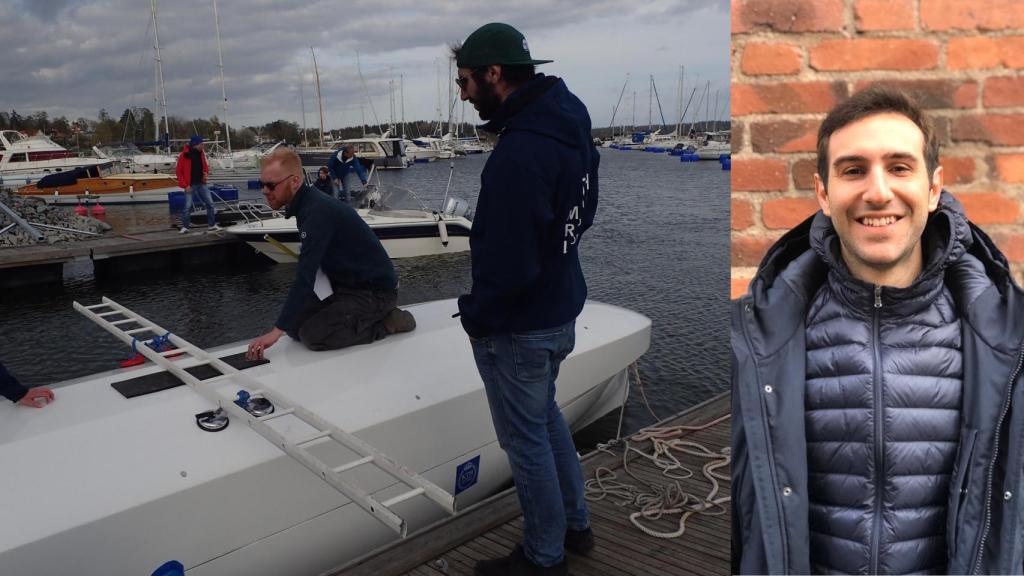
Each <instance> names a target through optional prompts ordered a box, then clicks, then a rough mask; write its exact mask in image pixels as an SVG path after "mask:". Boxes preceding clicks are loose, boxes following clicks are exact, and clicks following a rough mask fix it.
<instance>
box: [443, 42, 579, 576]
mask: <svg viewBox="0 0 1024 576" xmlns="http://www.w3.org/2000/svg"><path fill="white" fill-rule="evenodd" d="M452 51H453V52H454V54H455V58H456V63H457V64H458V67H459V73H458V74H459V75H458V78H456V83H457V84H458V85H459V88H460V89H461V93H460V96H461V98H462V99H463V100H469V101H470V102H471V103H472V104H473V106H474V107H476V109H477V111H478V112H479V114H480V118H482V119H483V120H487V121H488V122H487V124H485V125H484V126H483V129H484V130H486V131H488V132H491V133H494V134H497V135H498V144H497V146H496V147H495V148H494V152H493V153H492V154H491V157H490V158H489V159H488V161H487V165H486V166H485V167H484V171H483V173H482V174H481V175H480V184H481V186H480V196H479V199H478V200H477V208H476V216H475V218H474V220H473V231H472V232H471V233H470V240H469V242H470V249H471V254H472V274H473V287H472V290H471V292H470V294H466V295H463V296H461V297H460V298H459V312H460V313H461V319H462V325H463V327H464V329H465V330H466V333H467V334H468V335H469V337H470V341H471V343H472V347H473V355H474V357H475V359H476V365H477V369H478V370H479V371H480V377H481V378H482V380H483V382H484V388H485V390H486V392H487V400H488V403H489V404H490V409H491V417H492V419H493V420H494V429H495V432H496V433H497V437H498V443H499V445H500V446H501V447H502V449H504V450H505V452H506V454H507V455H508V459H509V464H510V466H511V468H512V475H513V479H514V480H515V483H516V489H517V493H518V496H519V503H520V506H521V508H522V510H523V544H522V545H521V546H517V547H516V548H515V550H513V552H512V554H511V555H510V556H508V557H505V558H499V559H495V560H484V561H481V562H478V563H477V565H476V568H475V574H477V575H478V576H486V575H492V574H495V575H496V574H558V575H562V574H567V573H568V568H567V563H566V559H565V550H569V551H570V552H573V553H577V554H586V553H588V552H589V551H590V550H591V549H592V548H593V546H594V539H593V535H592V534H591V531H590V522H589V517H588V512H587V505H586V501H585V499H584V489H583V474H582V471H581V470H580V463H579V459H578V457H577V455H576V447H575V446H574V445H573V441H572V436H571V434H570V432H569V428H568V426H567V425H566V423H565V420H564V419H563V418H562V413H561V410H559V408H558V404H557V403H556V402H555V379H556V378H557V377H558V369H559V366H560V364H561V362H562V360H564V359H565V358H566V356H568V355H569V353H570V352H572V349H573V346H574V345H575V335H576V332H575V321H576V316H578V315H579V313H580V311H581V310H582V309H583V302H584V301H585V300H586V297H587V285H586V281H585V280H584V278H583V271H582V269H581V267H580V261H579V255H578V252H577V249H578V247H579V242H580V237H581V235H582V234H583V232H584V231H586V230H587V228H589V227H590V225H591V224H592V223H593V221H594V213H595V212H596V210H597V167H598V153H597V150H596V149H595V148H594V145H593V143H592V141H591V135H590V115H589V114H588V113H587V109H586V107H585V106H584V105H583V103H582V102H580V100H579V99H578V98H577V97H576V96H574V95H573V94H572V93H571V92H569V90H568V89H567V88H566V86H565V83H564V82H563V81H562V80H561V79H559V78H556V77H553V76H545V75H543V74H536V73H535V70H534V66H535V65H536V64H543V63H546V62H550V60H534V59H533V58H532V57H531V56H530V50H529V47H528V45H527V43H526V39H525V38H524V37H523V35H522V34H521V33H520V32H519V31H518V30H516V29H515V28H513V27H511V26H509V25H507V24H497V23H492V24H487V25H485V26H483V27H481V28H479V29H478V30H476V31H475V32H473V33H472V34H471V35H470V36H469V38H467V39H466V41H465V43H463V44H462V45H457V46H454V47H453V49H452Z"/></svg>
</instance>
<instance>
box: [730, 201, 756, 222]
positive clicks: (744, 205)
mask: <svg viewBox="0 0 1024 576" xmlns="http://www.w3.org/2000/svg"><path fill="white" fill-rule="evenodd" d="M729 220H730V224H731V227H732V229H733V230H746V229H747V228H750V227H751V226H753V225H754V205H753V204H751V203H750V201H749V200H741V199H739V198H733V199H732V204H731V206H730V207H729Z"/></svg>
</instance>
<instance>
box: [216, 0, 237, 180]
mask: <svg viewBox="0 0 1024 576" xmlns="http://www.w3.org/2000/svg"><path fill="white" fill-rule="evenodd" d="M213 23H214V25H215V26H216V27H217V67H218V68H220V96H221V98H222V99H223V101H224V134H225V135H226V137H227V139H228V158H231V167H232V168H234V167H235V159H234V158H232V156H231V126H230V125H229V124H228V93H227V90H226V89H225V88H224V55H223V54H222V53H221V49H220V17H219V16H218V15H217V0H213Z"/></svg>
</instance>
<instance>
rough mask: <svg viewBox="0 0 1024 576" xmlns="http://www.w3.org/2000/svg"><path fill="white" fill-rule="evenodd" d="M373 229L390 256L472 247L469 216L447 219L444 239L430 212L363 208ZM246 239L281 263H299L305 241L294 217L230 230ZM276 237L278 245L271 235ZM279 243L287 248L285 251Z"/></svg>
mask: <svg viewBox="0 0 1024 576" xmlns="http://www.w3.org/2000/svg"><path fill="white" fill-rule="evenodd" d="M360 214H361V215H362V216H363V219H364V220H365V221H366V223H367V224H369V226H370V229H371V230H373V231H374V232H375V233H376V234H377V238H378V239H379V240H380V243H381V245H382V246H384V250H386V251H387V253H388V256H389V257H390V258H392V259H395V258H416V257H420V256H433V255H437V254H452V253H456V252H466V251H468V250H469V231H470V228H471V226H472V223H471V222H470V221H469V220H466V219H465V218H450V217H446V218H445V233H446V234H447V237H448V238H447V242H445V241H443V240H442V238H441V230H440V228H439V226H438V222H437V220H436V219H435V217H434V216H433V215H431V214H430V213H424V214H425V216H423V217H407V218H388V217H382V216H374V215H373V214H366V213H365V211H363V210H360ZM226 231H227V232H228V233H230V234H234V235H235V236H236V237H237V238H239V239H241V240H243V241H245V242H246V243H247V244H249V245H250V246H252V247H253V248H254V249H255V250H256V251H257V252H260V253H261V254H264V255H265V256H267V257H268V258H270V259H272V260H274V261H275V262H278V263H281V264H287V263H290V262H295V261H296V260H295V256H293V254H299V253H300V251H301V248H302V243H301V241H300V240H299V234H298V230H297V229H296V227H295V221H294V220H286V219H284V218H274V219H270V220H264V221H260V222H251V223H246V224H237V225H235V226H231V227H229V228H228V229H227V230H226ZM268 237H269V238H273V239H274V240H275V241H276V242H277V244H275V243H273V242H270V241H269V240H268V239H267V238H268ZM278 244H281V245H283V246H284V247H285V248H286V249H287V250H282V249H281V248H280V246H278Z"/></svg>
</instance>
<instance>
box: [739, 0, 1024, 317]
mask: <svg viewBox="0 0 1024 576" xmlns="http://www.w3.org/2000/svg"><path fill="white" fill-rule="evenodd" d="M1022 69H1024V2H1021V1H1020V0H733V2H732V125H733V144H732V148H733V164H732V295H733V297H734V298H735V297H738V296H740V295H742V294H743V292H744V291H745V290H746V287H747V284H748V282H749V280H750V278H751V277H752V276H753V275H754V273H755V272H756V267H757V264H758V262H759V261H760V259H761V257H762V256H763V255H764V253H765V251H766V250H767V248H768V247H769V246H770V245H771V244H772V242H773V241H774V240H775V239H777V238H778V237H779V236H781V235H782V234H783V233H784V232H785V231H786V230H787V229H788V228H790V227H792V226H793V225H795V224H797V223H799V222H800V221H801V220H803V219H804V218H806V217H807V216H809V215H810V214H812V213H813V212H814V211H816V210H817V209H818V205H817V202H816V201H815V199H814V172H815V154H814V150H815V143H816V136H817V129H818V124H819V123H820V122H821V120H822V119H823V118H824V117H825V113H826V112H828V110H829V109H830V108H831V107H832V106H833V105H834V104H835V103H836V102H838V101H840V100H842V99H844V98H846V97H848V96H849V95H850V94H852V93H854V92H856V91H857V90H860V89H862V88H864V87H867V86H869V85H871V84H874V83H879V82H884V83H886V84H889V85H893V86H896V87H900V88H903V89H905V90H907V91H908V92H910V93H912V94H913V95H914V96H915V97H916V98H917V99H918V100H919V102H920V103H921V104H922V105H923V106H924V107H925V108H926V109H927V110H928V113H929V114H930V116H931V117H932V119H933V121H934V122H935V125H936V131H937V134H938V136H939V138H940V143H941V146H942V148H941V152H942V153H941V163H942V166H943V169H944V173H945V179H946V188H947V189H948V190H950V191H951V192H953V193H954V194H955V195H956V196H957V198H959V199H960V201H961V202H963V204H964V206H965V207H966V209H967V214H968V217H970V218H971V220H973V221H974V222H975V223H977V224H979V225H981V226H982V227H983V228H984V229H985V230H986V231H987V232H988V233H989V234H990V235H991V236H993V238H994V239H995V240H996V242H997V243H998V244H999V246H1000V248H1001V249H1002V250H1003V252H1004V253H1005V254H1006V256H1007V258H1008V259H1009V260H1010V262H1011V263H1012V266H1013V270H1014V276H1015V278H1016V279H1017V281H1018V282H1021V281H1022V280H1024V214H1022V210H1021V207H1022V202H1024V75H1022V74H1021V72H1022Z"/></svg>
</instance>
